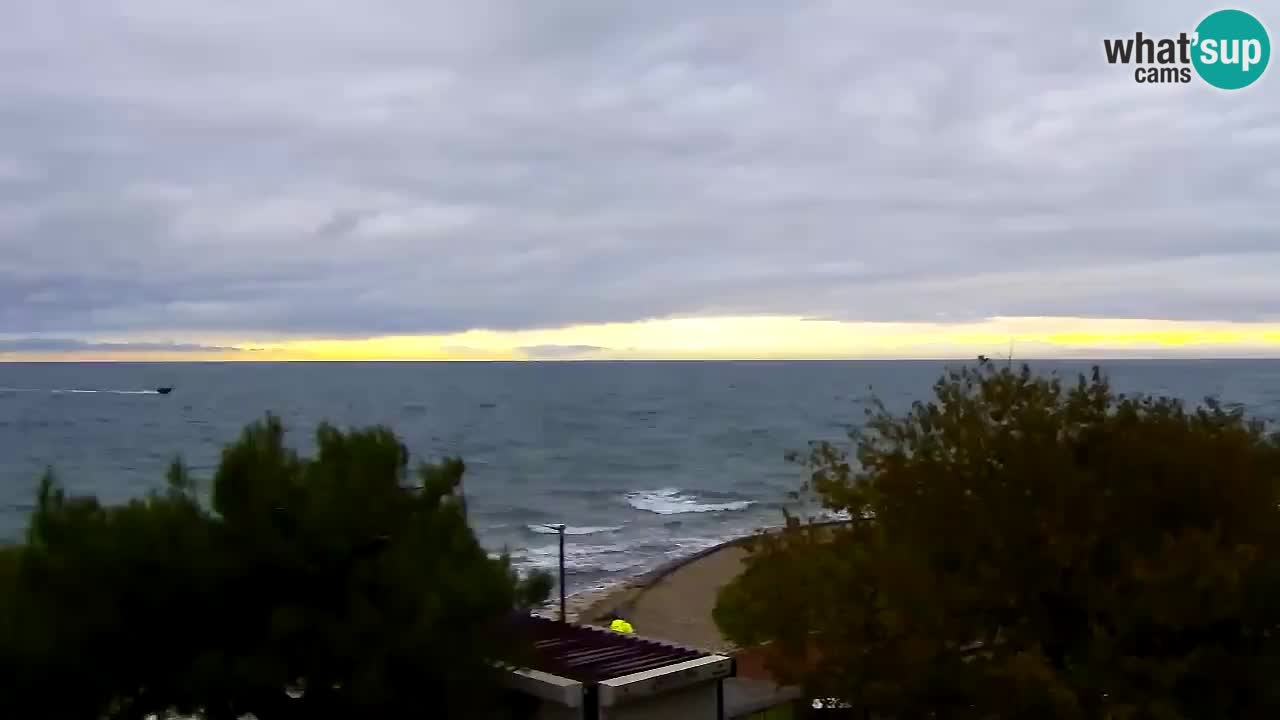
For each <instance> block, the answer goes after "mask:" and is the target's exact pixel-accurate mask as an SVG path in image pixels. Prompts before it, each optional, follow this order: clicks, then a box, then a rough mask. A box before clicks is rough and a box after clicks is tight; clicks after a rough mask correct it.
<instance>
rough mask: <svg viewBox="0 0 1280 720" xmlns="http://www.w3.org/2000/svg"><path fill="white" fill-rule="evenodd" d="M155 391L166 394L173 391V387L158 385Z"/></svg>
mask: <svg viewBox="0 0 1280 720" xmlns="http://www.w3.org/2000/svg"><path fill="white" fill-rule="evenodd" d="M156 392H158V393H160V394H161V395H168V394H169V393H171V392H173V388H171V387H158V388H156Z"/></svg>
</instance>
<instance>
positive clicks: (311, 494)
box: [0, 417, 550, 720]
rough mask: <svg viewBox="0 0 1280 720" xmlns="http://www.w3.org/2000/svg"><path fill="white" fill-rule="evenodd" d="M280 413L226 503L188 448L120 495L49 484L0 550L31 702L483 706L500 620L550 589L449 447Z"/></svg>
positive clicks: (237, 446) (502, 639)
mask: <svg viewBox="0 0 1280 720" xmlns="http://www.w3.org/2000/svg"><path fill="white" fill-rule="evenodd" d="M316 446H317V451H316V455H315V457H313V458H305V457H302V456H300V455H299V454H298V453H296V452H295V451H293V450H291V449H289V448H288V447H287V446H286V445H285V442H284V429H283V427H282V425H281V424H280V422H279V420H277V419H275V418H273V417H268V418H267V419H266V420H265V421H264V422H259V423H255V424H253V425H250V426H249V427H248V428H247V429H246V430H245V431H244V433H243V434H242V436H241V437H240V439H239V440H238V441H237V442H236V443H234V444H232V445H231V446H229V447H228V448H226V449H225V450H224V452H223V455H222V460H221V463H220V464H219V467H218V469H217V472H216V475H215V477H214V481H213V487H212V503H211V507H206V506H205V505H204V504H202V503H201V502H200V500H199V498H198V495H197V492H196V488H195V484H194V482H193V481H192V480H191V477H190V475H189V473H188V471H187V470H186V468H185V467H183V466H182V464H181V463H180V462H175V464H174V465H173V467H172V469H171V470H170V473H169V489H168V491H167V492H165V493H159V494H153V495H151V496H149V497H147V498H144V499H140V500H136V501H133V502H130V503H128V504H125V505H122V506H114V507H112V506H104V505H102V504H100V503H99V502H98V501H97V500H96V499H94V498H91V497H69V496H67V495H66V493H65V492H63V491H62V490H60V489H59V488H58V486H57V484H56V483H55V482H54V480H53V479H52V477H46V478H45V480H44V482H42V484H41V486H40V492H39V497H38V502H37V507H36V510H35V512H34V513H33V516H32V519H31V522H30V527H29V530H28V533H27V538H26V542H25V543H24V544H23V545H21V546H16V547H10V548H6V549H4V550H3V551H0V671H3V675H4V677H3V678H0V683H4V684H5V685H7V687H6V686H5V685H0V689H2V690H3V691H4V696H5V697H6V698H10V700H9V701H7V702H6V703H5V705H6V707H11V708H17V707H22V708H23V709H24V712H22V713H19V714H21V715H22V716H24V717H64V718H65V717H84V718H97V717H107V718H141V717H145V716H146V715H148V714H149V713H164V712H167V711H177V712H182V713H191V712H197V711H198V712H199V713H200V714H201V715H203V716H205V717H208V718H233V717H240V716H242V715H244V714H246V713H252V714H253V715H255V716H256V717H258V718H260V719H261V720H272V719H274V718H307V719H308V720H313V719H317V718H350V717H366V716H368V717H373V716H387V717H391V716H418V717H429V716H450V717H454V716H456V717H464V716H465V717H476V716H483V714H484V712H485V711H486V710H490V709H492V708H491V707H487V706H486V703H487V702H488V701H490V700H491V699H492V698H494V697H496V693H495V690H496V688H497V684H496V683H497V680H498V673H499V672H501V670H500V667H501V665H502V664H507V663H510V664H519V663H520V661H521V660H522V659H524V657H525V656H524V654H523V653H524V652H525V651H527V648H522V647H521V646H519V645H518V644H516V642H515V641H514V640H513V639H512V636H511V634H510V633H507V632H505V630H504V621H505V620H506V619H507V617H508V616H509V614H510V613H511V612H512V611H513V610H515V609H519V608H527V607H528V606H529V605H531V604H533V603H536V602H541V601H542V600H544V599H545V598H546V596H547V594H548V591H549V589H550V579H549V577H547V576H545V575H537V576H534V577H532V578H529V579H528V580H525V581H521V580H520V579H519V578H518V577H517V575H516V574H515V572H514V571H513V570H512V568H511V567H510V564H509V563H508V562H507V560H506V559H505V558H498V559H494V558H491V557H489V555H488V554H487V553H486V552H485V550H484V549H483V548H482V547H481V546H480V545H479V543H478V542H477V541H476V538H475V536H474V534H473V533H472V531H471V529H470V527H469V526H468V524H467V519H466V515H465V511H464V508H463V506H462V502H461V497H460V495H459V494H458V493H457V490H458V487H459V483H460V482H461V479H462V475H463V472H464V470H465V468H464V465H463V463H462V461H461V460H457V459H448V460H445V461H443V462H441V463H439V464H436V465H422V466H420V467H419V468H418V469H417V472H416V473H410V472H409V471H408V467H409V464H408V453H407V451H406V449H405V447H404V446H403V445H402V444H401V443H400V442H399V440H397V438H396V437H395V436H394V434H392V433H391V432H390V431H389V430H387V429H385V428H372V429H367V430H354V431H351V432H342V431H339V430H337V429H335V428H333V427H330V426H328V425H321V426H320V428H319V429H318V431H317V432H316Z"/></svg>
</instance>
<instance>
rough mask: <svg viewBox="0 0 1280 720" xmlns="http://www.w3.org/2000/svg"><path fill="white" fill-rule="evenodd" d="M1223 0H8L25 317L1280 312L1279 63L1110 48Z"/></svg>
mask: <svg viewBox="0 0 1280 720" xmlns="http://www.w3.org/2000/svg"><path fill="white" fill-rule="evenodd" d="M877 5H878V7H877ZM1239 7H1242V8H1245V9H1249V10H1252V11H1254V12H1255V13H1256V14H1257V15H1258V16H1259V17H1260V18H1261V19H1262V21H1263V22H1264V24H1267V25H1268V27H1269V28H1270V30H1271V33H1272V40H1273V41H1275V40H1276V36H1277V35H1278V34H1280V15H1277V14H1276V13H1275V12H1271V13H1270V14H1268V12H1267V11H1266V10H1265V9H1264V8H1263V7H1262V6H1261V5H1259V4H1241V5H1239ZM1271 7H1272V8H1274V7H1275V6H1274V5H1272V6H1271ZM1216 8H1217V5H1216V4H1212V3H1209V4H1206V3H1202V2H1181V1H1179V2H1168V1H1162V2H1154V1H1153V2H1114V1H1108V0H1098V1H1097V2H1067V1H1059V2H1052V3H1030V2H997V1H996V0H985V1H983V2H973V3H956V2H949V1H947V0H935V1H933V2H916V3H900V2H891V3H879V4H870V3H858V2H852V1H849V0H833V1H831V2H805V1H800V0H788V1H787V2H777V1H774V0H770V1H768V2H765V1H763V0H761V1H758V2H757V1H743V0H736V1H734V2H728V1H726V2H694V1H692V0H670V1H667V0H646V1H645V2H626V3H623V2H616V3H610V2H601V1H600V0H580V1H577V2H571V1H568V0H538V1H537V2H528V1H525V0H511V1H510V2H497V1H488V2H486V1H483V0H472V1H471V2H465V3H463V2H449V3H443V2H442V3H434V2H424V1H422V0H412V1H411V0H404V1H403V2H392V1H380V2H379V1H372V0H368V1H365V2H358V3H353V2H338V1H337V0H333V1H331V2H320V1H317V0H308V1H303V0H273V1H272V2H249V1H240V0H234V1H233V0H223V1H221V2H203V3H197V2H172V0H139V1H135V2H118V1H117V2H109V1H107V0H97V1H96V2H91V3H90V2H84V3H72V2H50V1H49V0H32V1H30V2H19V1H16V0H0V17H2V18H3V23H2V24H0V334H6V335H9V336H11V337H18V336H41V335H45V336H57V337H60V338H64V337H65V338H93V337H140V338H146V337H152V338H154V337H167V338H172V337H181V338H184V339H185V340H188V341H192V342H198V343H204V342H206V341H205V340H204V338H215V339H216V338H224V337H253V338H264V337H278V336H287V335H307V336H329V337H358V336H370V335H380V334H407V333H447V332H454V331H460V330H465V329H468V328H477V327H485V328H495V329H513V328H529V327H550V326H558V325H564V324H571V323H590V322H601V321H629V320H637V319H643V318H652V317H665V316H671V315H686V316H687V315H743V314H754V313H768V314H773V315H802V316H808V317H824V318H838V319H852V320H884V321H931V322H937V321H970V320H973V319H977V318H983V317H989V316H1043V315H1064V316H1089V317H1093V316H1096V317H1139V318H1168V319H1185V320H1234V321H1275V320H1277V319H1280V279H1278V278H1280V201H1278V200H1277V197H1280V166H1278V165H1277V160H1280V92H1278V90H1280V68H1277V67H1273V68H1271V69H1270V70H1269V71H1268V72H1267V73H1266V75H1264V76H1263V78H1262V79H1261V81H1260V82H1259V83H1258V84H1257V85H1255V86H1254V87H1252V88H1249V89H1247V90H1243V91H1238V92H1234V93H1227V92H1222V91H1217V90H1214V89H1212V88H1209V87H1208V86H1206V85H1204V84H1202V83H1200V82H1199V81H1198V79H1197V80H1196V81H1195V82H1193V83H1192V84H1191V85H1177V86H1145V85H1138V84H1135V83H1134V82H1133V78H1132V70H1131V69H1125V68H1122V67H1113V66H1109V65H1107V64H1106V62H1105V61H1104V57H1103V51H1102V39H1103V38H1104V37H1122V36H1125V35H1129V36H1131V35H1132V33H1133V32H1134V31H1137V30H1142V31H1144V32H1145V33H1147V34H1156V35H1165V34H1167V35H1172V34H1176V33H1177V32H1179V31H1182V30H1186V31H1190V30H1192V29H1193V28H1194V26H1195V24H1196V23H1197V22H1198V21H1199V20H1200V19H1201V18H1202V17H1203V16H1204V15H1205V14H1207V13H1208V12H1210V11H1211V10H1214V9H1216ZM1274 64H1275V63H1273V65H1274ZM209 342H213V341H209ZM215 344H216V343H215ZM534 351H535V352H537V353H540V354H541V353H544V352H549V353H551V354H555V352H559V351H553V350H547V349H545V348H543V349H541V350H539V349H537V348H535V349H534Z"/></svg>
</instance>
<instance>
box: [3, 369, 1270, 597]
mask: <svg viewBox="0 0 1280 720" xmlns="http://www.w3.org/2000/svg"><path fill="white" fill-rule="evenodd" d="M945 365H946V364H945V363H941V362H870V361H867V362H794V363H793V362H741V363H734V362H701V363H694V362H690V363H685V362H676V363H485V364H479V363H421V364H419V363H385V364H384V363H367V364H366V363H281V364H268V363H263V364H217V363H208V364H205V363H180V364H23V363H19V364H0V540H13V539H16V538H17V537H19V536H20V535H21V532H22V529H23V527H24V526H25V522H26V516H27V514H28V513H29V512H30V510H31V500H32V497H33V488H34V486H35V483H36V480H37V479H38V477H39V475H40V473H41V471H42V470H43V469H44V468H45V467H46V466H53V467H54V468H55V470H56V472H57V474H58V476H59V478H60V479H61V481H62V482H63V484H64V485H66V486H67V487H69V488H70V489H72V490H74V491H80V492H91V493H96V494H97V495H98V496H99V497H101V498H103V499H104V500H107V501H121V500H125V499H127V498H130V497H135V496H137V495H140V494H142V493H145V492H146V491H148V490H151V489H155V488H160V487H162V486H163V478H164V470H165V467H166V466H167V464H168V462H169V461H170V460H171V459H172V458H173V457H174V456H175V455H181V456H182V457H183V458H184V459H185V460H186V461H187V462H188V463H189V464H190V465H191V466H192V468H193V469H194V470H195V472H196V474H197V476H198V477H201V478H208V477H209V475H211V472H212V469H213V467H214V465H215V463H216V461H217V458H218V453H219V451H220V449H221V448H222V446H223V445H224V444H225V443H227V442H230V441H232V440H234V439H235V437H236V436H237V435H238V433H239V431H240V430H241V428H242V427H243V426H244V425H245V424H246V423H248V422H250V421H253V420H255V419H258V418H260V417H262V416H263V415H264V414H265V413H267V412H269V411H270V412H274V413H276V414H278V415H280V416H281V417H282V418H283V419H284V421H285V422H286V424H287V426H288V427H289V428H290V430H291V438H292V441H293V443H294V444H295V446H297V447H299V448H300V449H303V450H307V449H310V448H311V431H312V430H313V429H314V427H315V425H316V423H318V422H320V421H321V420H329V421H331V422H333V423H335V424H338V425H341V426H347V427H350V426H361V425H369V424H375V423H378V424H386V425H389V426H391V427H392V428H394V429H395V430H396V431H397V433H398V434H399V435H400V436H401V438H402V439H403V440H404V441H405V442H406V443H407V444H408V446H409V447H410V449H411V450H412V452H413V453H414V454H415V456H416V457H418V458H423V459H431V458H438V457H440V456H442V455H460V456H462V457H463V459H464V460H465V461H466V462H467V465H468V473H467V476H466V479H465V487H466V494H467V499H468V507H469V509H470V511H471V518H472V522H473V524H474V525H475V527H476V529H477V532H478V533H479V535H480V537H481V539H482V540H483V542H484V543H485V544H486V545H487V546H489V547H491V548H493V549H495V550H500V549H502V548H503V547H506V548H509V549H510V550H511V552H512V554H513V557H515V559H516V560H517V562H519V563H520V564H522V565H524V566H542V567H553V566H554V565H555V562H556V552H557V550H556V537H555V536H554V535H553V534H548V533H550V531H548V530H546V529H545V528H541V527H539V526H538V524H539V523H556V522H563V523H567V524H568V525H569V526H570V528H569V533H570V537H569V538H568V539H567V557H568V560H567V565H568V568H569V572H570V579H569V584H570V586H571V588H572V589H580V588H585V587H587V586H591V585H599V584H602V583H608V582H611V581H613V580H615V579H618V578H619V577H622V576H625V575H629V574H633V573H636V572H640V571H642V570H644V569H646V568H650V567H652V566H654V565H656V564H658V563H661V562H663V561H665V560H668V559H671V558H673V557H676V556H678V555H680V554H682V553H689V552H693V551H695V550H697V549H700V548H703V547H707V546H709V545H712V544H714V543H716V542H718V541H720V540H722V539H724V538H726V537H731V536H734V535H738V534H741V533H743V532H747V531H749V530H751V529H753V528H756V527H760V526H762V525H770V524H775V523H777V522H779V521H780V520H781V508H782V507H783V505H784V503H786V502H787V493H788V492H789V491H792V490H795V489H796V488H797V487H798V486H799V484H800V483H801V481H802V480H803V477H804V474H805V473H804V471H803V468H801V467H799V466H796V465H794V464H790V463H788V462H786V461H785V460H784V454H785V453H786V451H787V450H792V449H803V448H804V447H805V444H806V443H807V442H808V441H810V440H815V439H841V438H844V437H845V436H846V434H847V429H848V428H849V427H850V426H851V425H852V424H856V423H858V422H860V421H861V419H862V417H863V409H864V408H865V406H866V403H867V399H868V394H869V392H874V393H875V394H876V395H878V396H879V397H880V398H882V399H883V400H885V402H886V403H888V404H889V405H890V406H891V407H905V406H906V405H907V404H909V403H910V401H912V400H914V399H920V398H924V397H926V396H927V395H928V394H929V392H930V387H931V385H932V383H933V381H934V380H936V379H937V377H938V376H939V374H940V372H941V371H942V370H943V368H944V366H945ZM1102 365H1103V367H1104V369H1105V370H1106V372H1107V373H1108V375H1109V376H1110V377H1111V378H1112V380H1113V382H1114V384H1115V385H1116V386H1117V388H1118V389H1120V390H1123V391H1144V392H1149V393H1155V394H1165V395H1173V396H1177V397H1182V398H1185V399H1188V400H1191V401H1196V400H1199V399H1201V398H1203V397H1205V396H1209V395H1213V396H1217V397H1219V398H1221V399H1222V400H1224V401H1226V402H1232V403H1239V404H1241V405H1243V406H1244V407H1245V408H1246V409H1247V410H1248V412H1250V413H1251V414H1253V415H1255V416H1258V417H1263V418H1266V419H1268V420H1271V421H1275V420H1278V419H1280V361H1186V362H1183V361H1155V362H1152V361H1108V362H1104V363H1102ZM1089 366H1090V363H1081V362H1053V363H1051V362H1041V363H1036V364H1035V367H1036V368H1037V369H1039V370H1043V371H1046V372H1058V373H1062V374H1069V375H1074V374H1075V373H1077V372H1082V371H1087V370H1088V368H1089ZM161 386H172V387H174V388H175V389H174V391H173V392H172V394H169V395H159V394H155V393H154V392H147V391H149V390H151V389H154V388H156V387H161Z"/></svg>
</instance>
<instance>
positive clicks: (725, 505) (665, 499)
mask: <svg viewBox="0 0 1280 720" xmlns="http://www.w3.org/2000/svg"><path fill="white" fill-rule="evenodd" d="M753 503H754V501H753V500H733V501H731V502H721V503H708V502H699V501H698V498H697V497H695V496H693V495H686V494H682V493H681V492H680V490H678V489H676V488H662V489H660V490H642V491H639V492H631V493H627V504H628V505H630V506H631V507H633V508H635V509H637V510H645V511H648V512H651V513H657V514H659V515H682V514H684V513H710V512H733V511H737V510H746V509H747V508H749V507H751V505H752V504H753Z"/></svg>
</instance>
